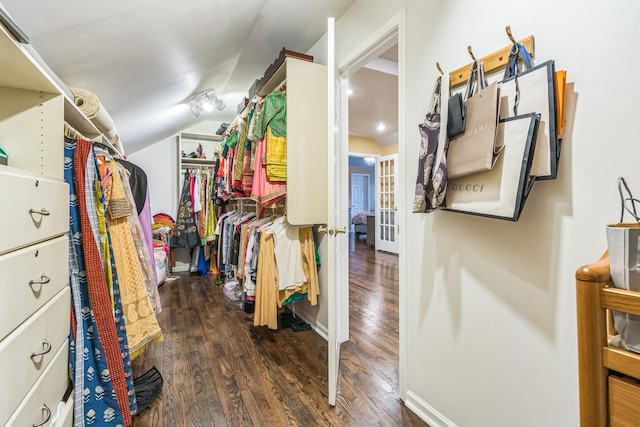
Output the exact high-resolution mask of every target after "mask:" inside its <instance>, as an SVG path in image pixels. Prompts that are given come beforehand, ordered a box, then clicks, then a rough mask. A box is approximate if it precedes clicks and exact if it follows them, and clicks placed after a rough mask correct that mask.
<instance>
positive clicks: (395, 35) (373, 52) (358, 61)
mask: <svg viewBox="0 0 640 427" xmlns="http://www.w3.org/2000/svg"><path fill="white" fill-rule="evenodd" d="M405 21H406V9H405V8H402V9H400V11H399V12H398V13H397V14H395V15H394V16H393V17H391V19H389V20H388V21H387V22H385V23H384V24H383V25H381V26H380V27H379V28H378V29H376V30H375V31H374V32H373V33H372V34H370V35H369V36H368V37H367V38H365V39H363V40H362V42H361V43H359V44H358V45H357V46H356V47H355V48H354V49H353V50H352V51H351V52H349V54H347V55H345V56H344V57H343V58H341V59H340V60H339V63H338V76H337V77H338V78H339V79H344V80H345V81H346V79H347V78H348V76H349V74H353V73H354V72H356V71H357V70H358V69H360V68H362V66H364V65H365V64H366V63H367V62H368V61H370V60H371V59H373V58H374V57H377V56H379V55H380V54H381V53H383V52H384V51H385V50H387V49H388V48H389V47H391V46H392V45H393V44H395V43H397V44H398V165H397V167H398V168H399V169H398V171H399V174H398V176H399V177H402V176H403V173H402V171H405V170H406V167H407V163H408V162H407V159H406V153H407V148H406V144H407V142H406V126H405V124H406V81H407V76H406V34H405V33H406V24H405ZM389 43H391V44H389ZM346 89H347V85H346V84H343V85H342V98H343V99H345V97H347V94H346ZM342 118H343V123H348V122H347V121H346V120H345V118H348V109H347V111H346V112H345V111H344V108H343V111H342ZM345 133H346V132H342V136H341V139H342V144H347V146H348V135H347V137H346V138H345V136H344V134H345ZM345 161H347V160H346V159H345ZM376 179H377V178H376ZM347 187H349V185H348V182H343V185H342V186H340V188H342V189H343V191H344V189H346V188H347ZM404 187H405V186H404V183H403V179H402V178H400V179H398V182H397V183H396V200H397V205H398V221H399V224H406V223H407V217H406V215H407V210H406V209H405V207H406V200H405V192H404ZM349 191H350V190H349ZM401 233H402V229H401V228H400V227H398V235H399V236H398V237H399V238H400V252H399V253H398V297H399V312H398V323H399V325H398V326H399V336H398V340H399V349H398V357H399V363H398V367H399V378H398V380H399V390H398V391H399V395H400V399H402V401H405V400H406V396H407V357H408V352H407V338H406V337H407V314H408V313H407V306H408V299H407V277H406V276H407V273H406V272H407V268H406V257H405V256H403V255H404V254H406V253H407V239H405V238H403V237H404V236H402V235H401ZM341 298H345V296H344V294H343V295H342V296H341ZM343 301H346V306H347V309H346V318H347V319H348V317H349V309H348V306H349V303H348V301H349V295H348V294H347V295H346V299H345V300H343ZM342 305H345V303H343V304H342ZM340 315H341V316H345V310H344V309H343V310H340Z"/></svg>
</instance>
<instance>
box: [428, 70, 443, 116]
mask: <svg viewBox="0 0 640 427" xmlns="http://www.w3.org/2000/svg"><path fill="white" fill-rule="evenodd" d="M441 91H442V76H438V78H437V79H436V84H435V85H434V87H433V93H432V94H431V104H430V105H429V112H428V113H427V116H429V115H432V114H439V113H440V102H441V94H440V92H441ZM425 120H426V119H425Z"/></svg>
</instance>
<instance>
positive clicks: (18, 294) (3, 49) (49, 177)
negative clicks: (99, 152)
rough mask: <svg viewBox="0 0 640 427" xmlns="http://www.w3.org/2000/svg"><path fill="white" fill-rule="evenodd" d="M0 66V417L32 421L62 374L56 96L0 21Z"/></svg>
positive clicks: (64, 221) (53, 400)
mask: <svg viewBox="0 0 640 427" xmlns="http://www.w3.org/2000/svg"><path fill="white" fill-rule="evenodd" d="M0 70H2V72H1V73H0V145H2V147H3V148H4V149H5V150H6V152H7V154H8V157H7V165H6V166H5V165H0V193H1V194H2V195H3V203H2V204H1V205H0V219H1V220H2V222H3V223H4V224H6V227H5V230H4V231H3V235H2V238H1V239H0V291H1V292H2V295H3V297H2V302H0V378H2V381H1V382H0V395H1V396H3V397H2V399H0V425H5V424H6V423H7V422H8V424H9V425H40V423H42V422H43V421H46V420H47V417H49V416H50V415H51V411H55V409H56V408H57V406H58V404H59V402H60V401H61V399H63V396H64V393H65V390H66V389H67V386H68V382H69V380H68V341H67V339H68V334H69V302H70V295H69V292H70V291H69V287H68V270H67V269H68V267H67V265H68V241H67V236H66V233H67V231H68V228H69V189H68V186H67V184H66V183H65V182H64V158H63V154H64V149H63V131H64V113H65V108H64V104H65V101H64V95H63V92H62V91H61V90H60V88H59V87H58V86H57V84H56V83H55V82H54V80H53V79H51V77H50V76H49V75H48V74H47V73H46V72H45V71H44V68H43V67H42V66H41V65H40V64H39V63H38V62H37V61H36V60H35V59H34V58H33V57H32V56H31V55H30V54H29V53H28V51H27V49H26V48H25V46H24V45H21V44H20V43H18V42H17V41H15V40H14V39H13V38H12V36H11V35H10V33H9V32H8V31H7V30H6V29H5V28H4V27H2V26H0ZM69 405H71V404H70V403H69V404H68V406H69ZM64 425H71V419H70V418H69V417H68V418H67V420H66V422H65V424H64Z"/></svg>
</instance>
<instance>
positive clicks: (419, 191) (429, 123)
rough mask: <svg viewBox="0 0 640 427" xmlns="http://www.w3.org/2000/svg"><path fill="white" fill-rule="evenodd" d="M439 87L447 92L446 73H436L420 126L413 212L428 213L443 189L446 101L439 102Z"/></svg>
mask: <svg viewBox="0 0 640 427" xmlns="http://www.w3.org/2000/svg"><path fill="white" fill-rule="evenodd" d="M443 88H446V90H447V92H444V93H447V94H448V92H449V76H448V75H444V76H439V77H438V78H437V79H436V84H435V86H434V89H433V93H432V95H431V102H430V107H429V111H428V113H427V115H426V116H425V119H424V121H423V122H422V123H420V124H419V125H418V128H419V130H420V155H419V158H418V177H417V178H416V188H415V194H414V199H413V212H414V213H429V212H433V211H434V210H437V209H440V208H442V207H443V205H444V198H445V193H446V189H447V163H446V144H447V137H446V132H447V129H446V128H447V126H442V123H445V124H446V123H447V114H448V111H447V105H448V103H447V102H442V93H443Z"/></svg>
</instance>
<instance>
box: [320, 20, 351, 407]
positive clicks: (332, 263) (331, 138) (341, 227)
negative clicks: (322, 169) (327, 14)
mask: <svg viewBox="0 0 640 427" xmlns="http://www.w3.org/2000/svg"><path fill="white" fill-rule="evenodd" d="M334 37H335V19H334V18H329V19H328V23H327V43H328V47H327V48H328V56H327V58H328V60H327V83H328V84H327V87H328V90H327V97H328V98H327V106H328V108H327V109H328V111H327V114H328V132H327V134H328V144H327V146H328V153H327V154H328V158H327V160H328V161H327V165H328V166H327V167H328V174H327V176H328V181H329V182H328V189H329V191H328V194H327V199H328V200H327V207H328V215H327V226H326V228H324V230H323V231H324V232H326V233H327V237H328V250H327V253H328V256H327V258H328V259H326V260H324V261H323V265H325V266H326V268H327V276H328V299H329V307H328V312H329V313H328V315H329V319H328V323H329V325H328V326H329V344H328V353H329V354H328V362H329V363H328V365H329V375H328V379H329V405H331V406H335V404H336V397H337V394H338V372H339V368H340V344H341V343H342V342H344V341H346V340H348V339H349V338H348V334H349V333H348V331H349V325H348V319H349V311H348V310H349V299H348V295H349V290H348V285H349V277H348V274H349V265H348V263H349V257H348V243H349V242H348V237H347V234H346V232H347V217H348V209H347V203H348V197H347V196H348V190H347V188H346V186H347V184H346V183H348V179H347V173H348V168H347V152H348V147H347V144H346V143H344V142H343V141H344V140H345V134H346V129H343V126H341V122H342V120H341V118H342V117H344V116H343V114H345V110H346V108H343V104H344V103H345V102H346V99H345V100H343V99H342V98H343V97H342V96H341V94H342V93H346V80H344V79H340V77H339V76H338V73H337V63H336V52H335V38H334Z"/></svg>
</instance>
